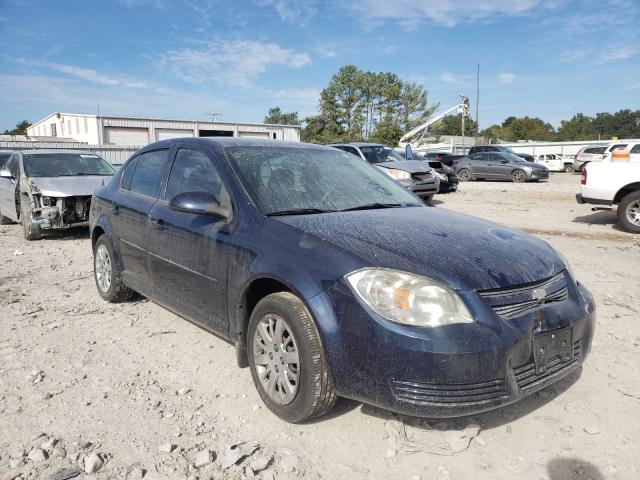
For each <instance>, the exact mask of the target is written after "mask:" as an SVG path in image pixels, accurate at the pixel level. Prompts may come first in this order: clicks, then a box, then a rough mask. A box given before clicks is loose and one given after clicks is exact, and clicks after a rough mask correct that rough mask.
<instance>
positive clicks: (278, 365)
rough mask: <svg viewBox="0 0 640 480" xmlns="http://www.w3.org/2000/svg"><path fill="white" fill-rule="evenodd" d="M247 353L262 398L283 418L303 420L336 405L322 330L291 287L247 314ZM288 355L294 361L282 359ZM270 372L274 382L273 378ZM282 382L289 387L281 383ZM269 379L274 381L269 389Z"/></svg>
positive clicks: (269, 407)
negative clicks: (290, 289) (249, 315)
mask: <svg viewBox="0 0 640 480" xmlns="http://www.w3.org/2000/svg"><path fill="white" fill-rule="evenodd" d="M281 321H282V322H283V323H279V322H281ZM278 325H280V326H281V328H280V330H278ZM278 331H280V334H278ZM277 337H280V338H279V339H278V340H277V341H275V340H276V338H277ZM269 339H271V340H272V341H271V342H270V341H269ZM283 346H284V348H283ZM296 353H297V356H296V355H295V354H296ZM247 354H248V359H249V368H250V370H251V377H252V378H253V383H254V385H255V387H256V389H257V390H258V394H259V395H260V398H262V401H263V402H264V404H265V405H266V406H267V408H268V409H269V410H271V411H272V412H273V413H274V414H276V415H277V416H278V417H280V418H281V419H282V420H285V421H287V422H290V423H300V422H304V421H306V420H310V419H312V418H315V417H319V416H321V415H324V414H325V413H327V412H328V411H329V410H331V409H332V408H333V406H334V405H335V403H336V401H337V398H338V397H337V395H336V394H335V392H334V390H333V387H332V385H331V381H330V378H329V371H328V367H327V361H326V359H325V356H324V351H323V349H322V345H321V344H320V338H319V335H318V331H317V329H316V326H315V324H314V322H313V319H312V318H311V315H310V314H309V312H308V310H307V308H306V307H305V305H304V303H302V301H301V300H300V299H299V298H298V297H296V296H295V295H293V294H292V293H289V292H279V293H273V294H271V295H268V296H266V297H265V298H263V299H262V300H260V302H258V304H257V305H256V307H255V308H254V310H253V312H252V313H251V319H250V320H249V328H248V332H247ZM285 355H288V356H289V357H290V360H287V362H289V361H290V363H284V362H285V359H284V357H285ZM296 359H297V363H295V362H294V360H296ZM276 375H277V376H276ZM272 378H276V381H275V383H271V382H270V380H271V379H272ZM283 382H287V384H288V386H289V389H286V388H282V385H283ZM269 385H273V386H272V388H271V390H272V391H271V393H270V392H269V391H268V390H267V388H268V386H269Z"/></svg>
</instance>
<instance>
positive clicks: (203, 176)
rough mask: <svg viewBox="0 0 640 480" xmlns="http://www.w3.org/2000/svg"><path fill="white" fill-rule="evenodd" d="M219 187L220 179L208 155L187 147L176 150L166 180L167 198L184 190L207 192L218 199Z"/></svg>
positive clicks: (169, 198) (220, 186) (220, 185)
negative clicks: (176, 152)
mask: <svg viewBox="0 0 640 480" xmlns="http://www.w3.org/2000/svg"><path fill="white" fill-rule="evenodd" d="M221 188H222V179H221V178H220V175H219V174H218V171H217V170H216V168H215V167H214V166H213V163H212V162H211V160H210V159H209V157H207V156H206V155H205V154H204V153H202V152H199V151H197V150H192V149H189V148H181V149H180V150H178V154H177V155H176V159H175V160H174V162H173V167H171V173H170V174H169V180H168V182H167V192H166V194H165V197H166V198H167V199H168V200H171V199H172V198H173V197H175V196H176V195H178V194H180V193H184V192H209V193H212V194H214V195H215V197H216V198H217V199H220V198H221V197H220V191H221Z"/></svg>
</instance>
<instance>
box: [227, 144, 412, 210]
mask: <svg viewBox="0 0 640 480" xmlns="http://www.w3.org/2000/svg"><path fill="white" fill-rule="evenodd" d="M226 152H227V154H228V156H229V158H230V160H231V164H232V166H233V167H234V169H235V170H236V172H237V173H238V176H239V177H240V180H241V182H242V184H243V185H244V187H245V189H246V190H247V191H248V192H249V195H250V196H251V198H252V199H253V201H254V202H255V204H256V206H257V207H258V209H259V210H260V211H261V212H262V213H264V214H265V215H276V214H279V213H280V214H284V212H292V211H294V212H296V211H297V212H301V213H305V212H306V213H314V211H315V212H321V211H336V210H346V209H355V208H358V207H362V206H365V205H378V204H384V205H393V206H409V205H411V206H413V205H418V204H419V203H418V200H417V199H416V198H415V197H414V196H413V195H412V194H410V193H409V192H408V191H407V190H405V189H404V188H403V187H402V186H401V185H400V184H398V183H396V182H395V181H393V180H392V179H391V178H390V177H389V176H388V175H386V174H385V173H382V172H381V171H380V169H378V168H376V167H372V166H371V165H369V164H368V163H366V162H363V161H362V160H361V159H359V158H356V157H355V156H353V155H351V154H348V153H346V152H341V151H339V150H336V149H331V150H324V149H316V148H306V147H300V148H297V147H296V148H290V147H255V146H251V147H250V146H246V147H244V146H243V147H227V148H226Z"/></svg>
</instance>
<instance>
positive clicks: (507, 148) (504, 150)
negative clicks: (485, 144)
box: [496, 147, 513, 153]
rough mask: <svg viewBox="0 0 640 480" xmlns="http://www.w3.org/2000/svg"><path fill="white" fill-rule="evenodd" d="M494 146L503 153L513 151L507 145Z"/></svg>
mask: <svg viewBox="0 0 640 480" xmlns="http://www.w3.org/2000/svg"><path fill="white" fill-rule="evenodd" d="M496 148H497V149H498V150H500V151H501V152H504V153H513V150H511V149H510V148H509V147H496Z"/></svg>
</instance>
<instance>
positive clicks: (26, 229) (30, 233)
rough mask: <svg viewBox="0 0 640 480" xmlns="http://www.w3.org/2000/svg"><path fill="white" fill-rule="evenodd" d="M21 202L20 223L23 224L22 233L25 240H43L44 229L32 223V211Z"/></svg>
mask: <svg viewBox="0 0 640 480" xmlns="http://www.w3.org/2000/svg"><path fill="white" fill-rule="evenodd" d="M24 203H25V202H20V223H22V233H23V234H24V238H25V240H29V241H32V240H40V239H41V238H42V228H40V225H36V224H34V223H33V222H32V221H31V210H30V209H29V208H28V207H27V206H26V205H25V204H24Z"/></svg>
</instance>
